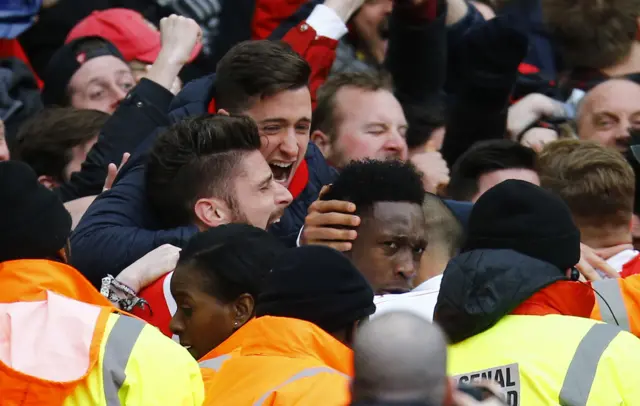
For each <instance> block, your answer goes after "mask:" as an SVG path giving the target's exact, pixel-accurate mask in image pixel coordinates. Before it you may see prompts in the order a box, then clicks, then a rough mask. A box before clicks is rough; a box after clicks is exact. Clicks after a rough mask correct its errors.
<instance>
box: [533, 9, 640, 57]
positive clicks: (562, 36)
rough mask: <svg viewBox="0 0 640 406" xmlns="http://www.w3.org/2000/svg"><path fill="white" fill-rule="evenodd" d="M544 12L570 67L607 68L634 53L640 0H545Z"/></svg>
mask: <svg viewBox="0 0 640 406" xmlns="http://www.w3.org/2000/svg"><path fill="white" fill-rule="evenodd" d="M542 13H543V19H544V22H545V23H546V26H547V28H548V30H549V32H550V34H551V37H552V39H553V43H554V44H556V45H558V47H559V49H560V52H561V54H562V56H563V58H564V62H565V64H566V65H567V67H569V68H573V67H582V68H592V69H604V68H608V67H611V66H614V65H616V64H618V63H620V62H621V61H622V60H624V58H626V57H627V56H628V55H629V53H630V52H631V46H632V45H633V43H634V41H635V40H636V34H637V31H638V17H640V0H543V1H542Z"/></svg>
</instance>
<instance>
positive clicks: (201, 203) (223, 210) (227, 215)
mask: <svg viewBox="0 0 640 406" xmlns="http://www.w3.org/2000/svg"><path fill="white" fill-rule="evenodd" d="M193 210H194V212H195V215H196V218H197V219H198V220H199V222H200V223H202V224H203V225H204V226H205V227H206V228H212V227H217V226H221V225H223V224H229V223H231V222H232V221H233V217H232V215H231V210H230V208H229V206H227V204H226V203H225V202H224V201H223V200H220V199H214V198H206V199H205V198H203V199H198V201H197V202H196V204H195V205H194V206H193Z"/></svg>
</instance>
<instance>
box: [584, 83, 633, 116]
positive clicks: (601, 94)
mask: <svg viewBox="0 0 640 406" xmlns="http://www.w3.org/2000/svg"><path fill="white" fill-rule="evenodd" d="M614 104H617V105H625V104H626V105H629V104H638V105H640V85H638V84H637V83H635V82H632V81H630V80H626V79H612V80H608V81H606V82H604V83H601V84H599V85H598V86H596V87H594V88H593V89H591V91H590V92H589V93H587V94H586V95H585V97H584V101H583V107H585V108H588V109H591V110H592V109H596V108H606V107H607V105H614Z"/></svg>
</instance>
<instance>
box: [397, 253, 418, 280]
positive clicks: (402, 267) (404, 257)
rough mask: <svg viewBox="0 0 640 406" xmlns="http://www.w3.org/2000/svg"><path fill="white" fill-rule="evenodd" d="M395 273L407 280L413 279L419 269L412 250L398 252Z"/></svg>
mask: <svg viewBox="0 0 640 406" xmlns="http://www.w3.org/2000/svg"><path fill="white" fill-rule="evenodd" d="M394 265H395V274H396V275H398V276H400V277H402V278H403V279H405V280H408V281H413V279H414V278H415V277H416V275H417V272H418V270H417V269H416V264H415V263H414V261H413V256H412V255H411V253H410V252H398V254H397V255H396V258H395V264H394Z"/></svg>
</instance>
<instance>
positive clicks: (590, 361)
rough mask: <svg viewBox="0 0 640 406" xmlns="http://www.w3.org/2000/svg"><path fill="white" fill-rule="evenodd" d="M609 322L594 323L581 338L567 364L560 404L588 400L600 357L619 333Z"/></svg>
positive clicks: (579, 404) (575, 405) (570, 405)
mask: <svg viewBox="0 0 640 406" xmlns="http://www.w3.org/2000/svg"><path fill="white" fill-rule="evenodd" d="M621 332H622V330H620V328H619V327H616V326H612V325H611V324H600V323H598V324H596V325H594V326H593V327H591V329H590V330H589V331H588V332H587V334H586V335H585V336H584V337H583V338H582V340H581V341H580V344H578V348H577V350H576V352H575V354H574V355H573V359H572V360H571V363H570V364H569V369H568V370H567V375H566V376H565V377H564V382H563V383H562V389H561V390H560V396H559V398H560V405H562V406H583V405H586V404H587V400H589V392H591V385H593V381H594V379H595V377H596V370H597V369H598V363H599V362H600V357H602V354H603V353H604V351H605V350H606V349H607V347H608V346H609V344H610V343H611V341H613V339H614V338H616V336H617V335H618V334H619V333H621Z"/></svg>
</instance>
